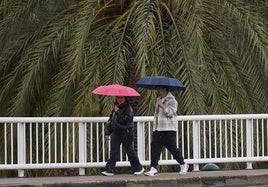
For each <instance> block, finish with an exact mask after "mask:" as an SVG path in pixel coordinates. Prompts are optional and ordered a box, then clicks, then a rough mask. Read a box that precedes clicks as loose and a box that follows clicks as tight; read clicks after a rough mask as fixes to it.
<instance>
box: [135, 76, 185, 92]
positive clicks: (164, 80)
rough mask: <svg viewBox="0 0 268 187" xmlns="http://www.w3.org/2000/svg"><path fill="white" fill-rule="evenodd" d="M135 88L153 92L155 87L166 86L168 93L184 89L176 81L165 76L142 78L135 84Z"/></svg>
mask: <svg viewBox="0 0 268 187" xmlns="http://www.w3.org/2000/svg"><path fill="white" fill-rule="evenodd" d="M136 86H138V87H142V88H145V89H149V90H154V89H156V87H157V86H167V87H168V88H169V91H174V90H183V89H184V85H183V84H182V83H181V82H180V81H179V80H178V79H174V78H170V77H165V76H145V77H142V78H140V79H139V80H138V81H137V82H136Z"/></svg>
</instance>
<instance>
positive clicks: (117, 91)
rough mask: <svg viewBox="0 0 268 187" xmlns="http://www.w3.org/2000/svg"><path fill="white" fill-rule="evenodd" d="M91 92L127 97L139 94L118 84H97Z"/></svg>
mask: <svg viewBox="0 0 268 187" xmlns="http://www.w3.org/2000/svg"><path fill="white" fill-rule="evenodd" d="M92 93H93V94H97V95H107V96H129V97H135V96H140V94H139V93H138V92H137V91H136V90H134V89H133V88H130V87H127V86H122V85H120V84H111V85H106V86H99V87H97V88H96V89H95V90H93V91H92Z"/></svg>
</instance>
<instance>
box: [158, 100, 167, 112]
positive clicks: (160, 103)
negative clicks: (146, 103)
mask: <svg viewBox="0 0 268 187" xmlns="http://www.w3.org/2000/svg"><path fill="white" fill-rule="evenodd" d="M157 104H158V105H159V106H160V107H161V108H163V109H165V108H166V106H165V105H164V104H163V102H162V99H161V98H157Z"/></svg>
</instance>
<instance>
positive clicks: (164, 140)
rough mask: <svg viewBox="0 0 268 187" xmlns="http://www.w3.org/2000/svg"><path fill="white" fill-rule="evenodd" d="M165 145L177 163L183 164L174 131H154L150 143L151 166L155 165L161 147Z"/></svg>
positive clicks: (156, 164)
mask: <svg viewBox="0 0 268 187" xmlns="http://www.w3.org/2000/svg"><path fill="white" fill-rule="evenodd" d="M163 146H164V147H166V148H167V149H168V150H169V151H170V153H171V154H172V156H173V157H174V159H175V160H176V161H177V162H178V163H179V164H184V158H183V156H182V153H181V150H180V149H179V148H178V147H177V145H176V132H175V131H154V132H153V137H152V143H151V166H153V167H155V168H156V167H157V166H158V161H159V159H160V155H161V151H162V148H163Z"/></svg>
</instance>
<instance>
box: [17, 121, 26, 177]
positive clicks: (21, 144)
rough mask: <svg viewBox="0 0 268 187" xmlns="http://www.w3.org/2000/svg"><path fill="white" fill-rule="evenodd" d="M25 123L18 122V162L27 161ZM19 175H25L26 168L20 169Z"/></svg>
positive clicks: (23, 162)
mask: <svg viewBox="0 0 268 187" xmlns="http://www.w3.org/2000/svg"><path fill="white" fill-rule="evenodd" d="M25 141H26V139H25V124H24V123H18V125H17V147H18V164H19V165H20V164H25V163H26V160H25V158H26V156H25V154H26V144H25ZM18 177H24V170H23V169H19V170H18Z"/></svg>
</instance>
